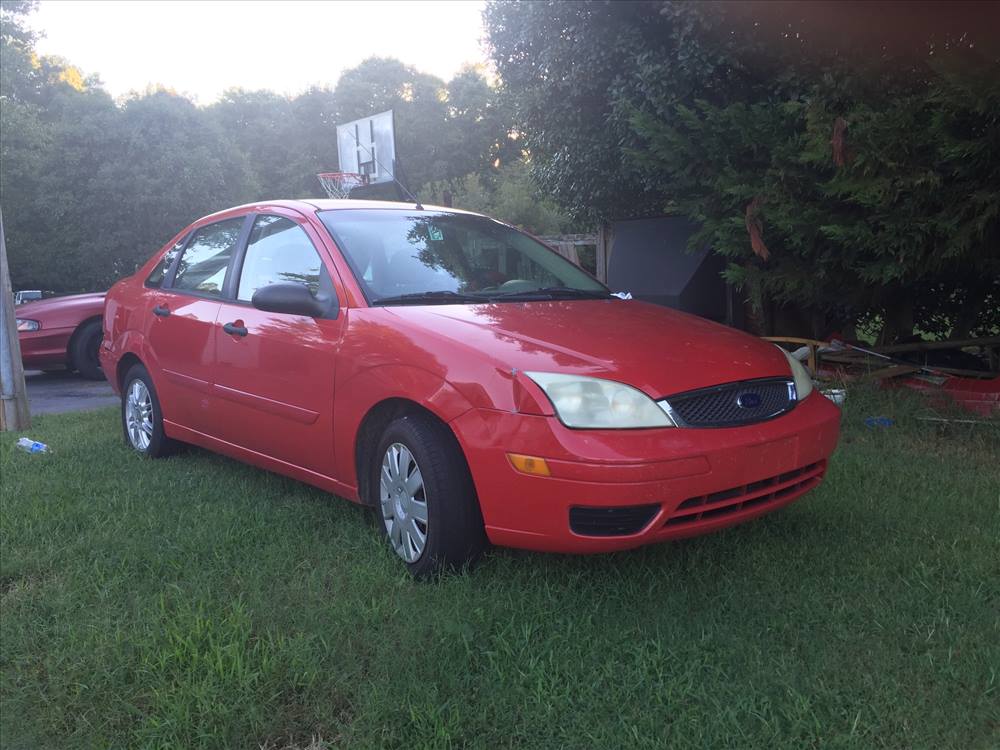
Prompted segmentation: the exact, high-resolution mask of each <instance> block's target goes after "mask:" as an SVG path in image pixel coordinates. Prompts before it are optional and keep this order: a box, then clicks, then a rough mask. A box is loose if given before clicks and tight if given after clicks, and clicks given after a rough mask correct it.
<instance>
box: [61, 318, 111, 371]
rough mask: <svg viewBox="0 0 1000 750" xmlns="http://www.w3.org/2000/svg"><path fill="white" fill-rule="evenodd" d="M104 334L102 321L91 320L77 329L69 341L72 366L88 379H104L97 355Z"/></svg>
mask: <svg viewBox="0 0 1000 750" xmlns="http://www.w3.org/2000/svg"><path fill="white" fill-rule="evenodd" d="M103 336H104V331H103V330H102V329H101V321H99V320H89V321H87V322H86V323H84V324H82V325H81V326H80V327H79V328H77V329H76V332H75V333H74V334H73V339H72V340H71V341H70V343H69V363H70V367H72V368H73V369H74V370H76V371H77V372H78V373H80V376H81V377H84V378H87V380H104V371H103V370H102V369H101V361H100V360H99V359H98V357H97V354H98V352H99V351H100V348H101V338H102V337H103Z"/></svg>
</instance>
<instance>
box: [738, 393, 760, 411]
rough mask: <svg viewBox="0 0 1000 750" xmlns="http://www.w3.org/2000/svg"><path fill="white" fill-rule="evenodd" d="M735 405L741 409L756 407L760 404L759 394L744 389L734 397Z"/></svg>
mask: <svg viewBox="0 0 1000 750" xmlns="http://www.w3.org/2000/svg"><path fill="white" fill-rule="evenodd" d="M736 405H737V406H738V407H740V408H741V409H756V408H757V407H758V406H760V395H758V394H756V393H752V392H750V391H745V392H744V393H741V394H740V395H739V396H737V397H736Z"/></svg>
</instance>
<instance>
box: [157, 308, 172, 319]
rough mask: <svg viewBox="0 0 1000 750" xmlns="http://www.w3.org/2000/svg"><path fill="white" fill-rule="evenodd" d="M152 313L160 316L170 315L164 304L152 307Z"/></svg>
mask: <svg viewBox="0 0 1000 750" xmlns="http://www.w3.org/2000/svg"><path fill="white" fill-rule="evenodd" d="M153 315H158V316H159V317H161V318H165V317H167V316H168V315H170V310H168V309H167V308H166V306H165V305H157V306H156V307H154V308H153Z"/></svg>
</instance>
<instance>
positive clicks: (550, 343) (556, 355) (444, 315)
mask: <svg viewBox="0 0 1000 750" xmlns="http://www.w3.org/2000/svg"><path fill="white" fill-rule="evenodd" d="M383 309H384V310H386V311H388V312H391V314H392V315H394V316H397V317H398V318H399V319H400V322H401V323H403V326H404V327H416V328H420V329H423V330H424V331H426V332H428V333H432V334H438V335H439V336H440V337H442V338H447V339H450V340H452V341H458V342H461V345H463V346H464V347H466V348H467V349H468V350H470V351H469V356H475V354H478V355H480V356H487V357H490V358H492V359H493V360H494V361H495V362H496V364H497V366H498V367H500V368H502V369H516V370H528V371H531V370H539V371H545V372H564V373H572V374H583V375H591V376H594V377H603V378H608V379H611V380H617V381H619V382H623V383H628V384H629V385H632V386H635V387H637V388H641V389H642V390H643V391H645V392H646V393H648V394H649V395H651V396H653V397H655V398H659V397H661V396H666V395H670V394H672V393H680V392H683V391H688V390H693V389H695V388H704V387H708V386H712V385H719V384H721V383H728V382H733V381H736V380H747V379H751V378H762V377H790V371H789V367H788V362H787V361H786V359H785V357H784V355H783V354H782V353H781V352H780V351H778V349H777V347H775V346H774V345H772V344H769V343H767V342H765V341H762V340H761V339H759V338H757V337H755V336H751V335H749V334H747V333H743V332H742V331H737V330H736V329H733V328H729V327H727V326H724V325H720V324H718V323H713V322H712V321H709V320H706V319H704V318H699V317H696V316H694V315H688V314H687V313H682V312H679V311H677V310H672V309H670V308H666V307H660V306H658V305H651V304H647V303H645V302H638V301H634V300H628V301H626V300H618V299H609V300H572V301H553V302H525V303H502V304H501V303H497V304H485V305H434V306H419V307H391V308H383Z"/></svg>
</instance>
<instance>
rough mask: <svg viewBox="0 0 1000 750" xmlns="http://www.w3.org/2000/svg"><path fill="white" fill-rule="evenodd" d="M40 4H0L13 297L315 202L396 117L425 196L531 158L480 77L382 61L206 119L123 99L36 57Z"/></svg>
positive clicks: (124, 266)
mask: <svg viewBox="0 0 1000 750" xmlns="http://www.w3.org/2000/svg"><path fill="white" fill-rule="evenodd" d="M33 7H34V5H33V3H30V2H7V0H4V2H3V3H2V5H0V13H2V19H3V27H2V35H0V37H2V38H0V56H2V62H3V66H2V78H0V101H2V104H3V106H2V108H0V198H2V204H3V210H4V227H5V229H6V234H7V237H6V239H7V248H8V252H9V254H10V263H11V275H12V281H13V284H14V286H15V288H42V289H54V290H56V291H60V292H73V291H87V290H94V289H105V288H107V287H108V286H109V285H110V284H111V283H112V282H113V281H114V280H115V279H117V278H120V277H121V276H122V275H126V274H128V273H131V272H132V271H133V270H134V269H135V268H136V267H137V266H138V265H140V264H141V263H143V262H144V261H145V260H146V259H147V258H148V257H149V256H150V255H151V254H152V253H153V252H154V251H155V250H156V249H157V248H158V247H160V246H161V245H162V244H163V243H164V242H166V241H167V240H169V239H170V237H171V236H172V235H173V234H174V233H176V232H177V231H179V230H180V229H181V228H183V227H184V226H185V225H186V224H188V223H189V222H190V221H192V220H194V219H196V218H198V217H199V216H203V215H205V214H208V213H211V212H213V211H216V210H219V209H222V208H225V207H228V206H231V205H235V204H239V203H243V202H248V201H254V200H263V199H272V198H298V197H319V196H321V195H322V190H321V188H320V185H319V183H318V182H317V180H316V177H315V175H316V173H317V172H322V171H329V170H335V169H336V168H337V146H336V135H335V130H334V128H335V125H336V123H337V122H343V121H346V120H350V119H354V118H356V117H360V116H363V115H367V114H371V113H374V112H378V111H383V110H386V109H392V110H393V111H394V113H395V116H396V129H397V130H396V132H397V145H398V152H399V158H400V161H401V164H400V165H398V166H400V168H401V172H402V173H401V176H402V177H403V178H404V180H405V181H406V182H407V183H408V184H409V186H410V188H411V189H413V190H415V191H417V192H419V191H420V190H421V189H422V188H423V187H424V186H425V185H428V184H429V183H431V182H432V181H433V182H438V183H441V184H448V185H458V184H459V183H462V182H463V181H465V180H467V179H471V180H473V181H479V182H481V184H482V185H483V186H484V189H489V190H491V191H493V192H495V189H494V187H493V176H494V173H496V171H497V170H498V169H499V168H500V166H501V165H503V164H507V163H509V162H511V161H516V160H517V159H519V158H520V150H519V149H518V148H517V146H516V144H515V143H514V142H513V141H512V140H511V139H510V137H509V135H508V134H509V131H510V124H509V123H510V114H509V112H508V111H507V110H505V109H504V108H503V107H502V106H501V105H500V103H499V101H498V97H497V94H496V91H495V89H494V88H493V87H491V86H490V85H489V84H488V83H487V82H486V79H485V78H484V76H483V74H482V72H481V71H479V70H476V69H474V68H466V69H464V70H462V71H460V72H459V73H458V74H457V75H456V76H455V77H454V79H453V80H452V81H451V82H449V83H445V82H444V81H442V80H440V79H438V78H436V77H434V76H430V75H427V74H423V73H420V72H419V71H416V70H415V69H413V68H412V67H410V66H407V65H404V64H403V63H400V62H399V61H397V60H392V59H386V58H371V59H369V60H365V61H364V62H362V63H361V64H360V65H358V66H357V67H355V68H353V69H351V70H348V71H346V72H345V73H344V74H343V75H342V76H341V78H340V80H339V81H338V83H337V85H336V87H334V88H332V89H330V88H313V89H310V90H309V91H306V92H305V93H303V94H302V95H300V96H297V97H295V98H287V97H283V96H279V95H277V94H274V93H272V92H269V91H243V90H238V89H235V90H231V91H228V92H226V93H225V94H224V95H223V97H222V98H221V99H220V100H219V101H218V102H216V103H214V104H212V105H211V106H208V107H204V108H199V107H196V106H194V105H193V104H192V103H191V102H190V101H188V100H187V99H185V98H184V97H182V96H179V95H177V94H176V93H174V92H171V91H167V90H163V89H150V90H147V91H145V92H141V93H136V94H133V95H130V96H129V97H127V98H125V99H124V100H121V101H118V102H115V101H113V100H112V99H111V98H110V97H109V96H108V95H107V93H106V92H105V91H104V90H103V88H102V87H101V83H100V81H99V80H98V79H96V78H95V77H86V76H84V74H83V73H82V72H81V71H79V70H78V69H76V68H74V67H73V66H72V65H70V64H69V63H67V62H66V61H64V60H60V59H58V58H51V57H40V56H38V55H37V54H36V53H35V49H34V45H35V42H36V38H35V36H34V35H33V34H32V33H31V31H30V29H29V28H28V27H27V25H26V24H25V23H24V18H25V16H26V14H27V13H29V12H30V11H31V10H32V9H33ZM387 166H391V165H387ZM470 175H472V177H469V176H470ZM536 215H540V214H537V212H536Z"/></svg>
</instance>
